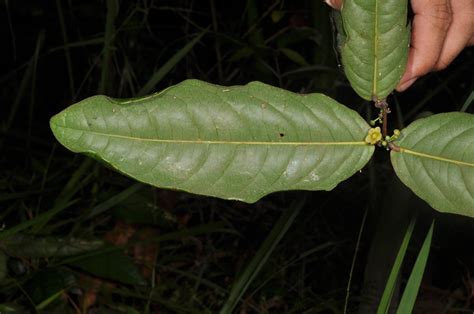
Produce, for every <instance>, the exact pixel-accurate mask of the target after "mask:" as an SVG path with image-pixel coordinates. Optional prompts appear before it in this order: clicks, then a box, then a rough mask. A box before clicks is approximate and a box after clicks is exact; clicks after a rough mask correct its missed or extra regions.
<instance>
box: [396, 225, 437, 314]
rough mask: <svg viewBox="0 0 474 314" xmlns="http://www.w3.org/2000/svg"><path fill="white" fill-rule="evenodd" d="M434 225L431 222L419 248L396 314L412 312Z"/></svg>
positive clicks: (428, 252) (428, 253)
mask: <svg viewBox="0 0 474 314" xmlns="http://www.w3.org/2000/svg"><path fill="white" fill-rule="evenodd" d="M434 223H435V221H434V220H433V221H432V222H431V227H430V230H429V231H428V233H427V234H426V237H425V241H423V245H422V246H421V249H420V252H419V253H418V257H417V258H416V261H415V265H413V270H412V271H411V274H410V278H408V282H407V285H406V287H405V290H404V291H403V295H402V298H401V299H400V303H399V305H398V309H397V314H403V313H412V311H413V307H414V306H415V301H416V296H417V295H418V290H419V289H420V285H421V280H422V279H423V273H424V272H425V268H426V262H427V261H428V256H429V255H430V247H431V240H432V238H433V229H434Z"/></svg>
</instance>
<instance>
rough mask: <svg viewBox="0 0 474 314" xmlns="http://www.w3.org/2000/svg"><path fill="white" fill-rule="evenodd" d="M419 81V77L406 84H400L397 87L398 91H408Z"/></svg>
mask: <svg viewBox="0 0 474 314" xmlns="http://www.w3.org/2000/svg"><path fill="white" fill-rule="evenodd" d="M417 79H418V78H417V77H413V78H411V79H409V80H408V81H406V82H403V83H400V84H399V85H398V86H397V91H399V92H403V91H404V90H406V89H407V88H408V87H410V86H411V85H412V84H413V83H414V82H415V81H416V80H417Z"/></svg>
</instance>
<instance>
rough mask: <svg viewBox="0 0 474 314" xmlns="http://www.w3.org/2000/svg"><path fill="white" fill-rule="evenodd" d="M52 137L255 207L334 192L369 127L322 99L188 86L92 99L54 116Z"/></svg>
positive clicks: (124, 168) (136, 171)
mask: <svg viewBox="0 0 474 314" xmlns="http://www.w3.org/2000/svg"><path fill="white" fill-rule="evenodd" d="M51 128H52V130H53V132H54V134H55V136H56V138H57V139H58V140H59V141H60V142H61V143H62V144H63V145H64V146H66V147H67V148H69V149H70V150H72V151H74V152H81V153H87V154H89V155H93V156H95V157H96V158H98V159H100V160H102V161H105V162H106V163H107V164H109V165H111V166H112V167H113V168H115V169H117V170H119V171H121V172H122V173H124V174H127V175H128V176H130V177H132V178H135V179H137V180H139V181H142V182H146V183H149V184H151V185H154V186H157V187H163V188H172V189H179V190H184V191H188V192H191V193H197V194H204V195H210V196H217V197H221V198H225V199H238V200H242V201H246V202H255V201H257V200H258V199H259V198H261V197H262V196H264V195H266V194H268V193H271V192H275V191H282V190H292V189H301V190H330V189H332V188H334V187H335V186H336V185H337V184H338V183H339V182H340V181H342V180H345V179H347V178H348V177H349V176H351V175H352V174H354V173H355V172H356V171H358V170H359V169H361V168H362V167H363V166H364V165H365V164H366V163H367V161H368V160H369V159H370V157H371V156H372V153H373V149H374V148H373V146H370V145H367V144H365V143H364V141H363V140H364V137H365V136H366V134H367V130H368V129H369V128H370V126H369V125H368V124H367V123H366V122H365V121H364V120H363V119H362V118H361V117H360V116H359V115H358V114H357V113H356V112H354V111H353V110H350V109H348V108H346V107H345V106H342V105H340V104H339V103H337V102H335V101H334V100H332V99H330V98H328V97H326V96H324V95H321V94H309V95H299V94H294V93H291V92H288V91H284V90H281V89H278V88H275V87H271V86H269V85H265V84H263V83H258V82H254V83H250V84H248V85H245V86H234V87H222V86H217V85H212V84H208V83H204V82H201V81H196V80H188V81H184V82H182V83H181V84H178V85H176V86H172V87H170V88H168V89H166V90H165V91H163V92H161V93H157V94H154V95H151V96H148V97H144V98H139V99H132V100H117V99H111V98H108V97H105V96H95V97H91V98H88V99H86V100H83V101H82V102H80V103H78V104H75V105H73V106H71V107H69V108H68V109H66V110H65V111H63V112H61V113H60V114H58V115H56V116H55V117H53V118H52V119H51Z"/></svg>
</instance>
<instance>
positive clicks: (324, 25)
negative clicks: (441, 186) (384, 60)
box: [0, 0, 474, 313]
mask: <svg viewBox="0 0 474 314" xmlns="http://www.w3.org/2000/svg"><path fill="white" fill-rule="evenodd" d="M330 13H331V12H330V9H329V8H328V7H327V6H325V5H324V4H323V3H322V1H319V0H312V1H310V0H306V1H303V0H302V1H283V2H277V1H270V0H266V1H251V0H248V1H217V0H214V1H204V0H203V1H119V10H118V12H116V15H115V17H113V16H114V14H113V12H112V13H111V10H110V7H109V10H108V9H107V2H106V1H91V0H90V1H60V0H58V1H33V0H32V1H28V0H17V1H8V0H5V1H2V2H1V3H0V25H1V26H0V38H1V43H2V45H1V48H2V49H1V50H0V55H1V58H0V71H1V72H0V152H1V155H0V223H2V224H4V228H5V229H4V230H10V229H12V228H13V229H14V228H15V227H17V228H18V229H17V230H16V229H14V230H15V231H14V232H11V233H10V234H9V237H10V238H11V239H18V237H19V236H23V235H27V236H28V237H29V238H28V239H29V240H28V241H27V242H28V243H30V244H32V247H33V248H30V251H28V250H27V248H25V250H24V251H22V247H21V246H20V247H18V245H17V246H16V247H15V248H14V249H13V248H12V247H11V246H12V245H13V244H11V241H10V242H8V237H2V236H1V233H0V238H1V239H0V249H4V250H5V252H6V253H7V256H9V259H8V263H7V269H6V270H5V272H6V278H5V279H3V280H1V281H0V306H7V304H8V306H11V307H12V308H13V309H15V311H17V312H21V311H25V312H28V311H33V309H34V308H35V305H36V311H45V312H48V313H50V312H54V311H56V312H58V313H61V312H62V313H66V312H71V313H75V311H78V310H79V309H80V310H81V311H84V312H86V311H92V312H94V311H96V312H97V313H105V312H106V311H109V312H113V313H115V312H125V311H130V313H134V312H132V309H134V310H136V311H137V312H147V311H149V312H153V313H180V312H204V313H206V312H207V313H215V312H218V311H219V309H220V307H221V306H222V305H223V304H224V302H225V301H226V300H227V297H228V293H229V291H230V289H231V288H232V286H233V282H235V281H234V280H235V279H236V278H238V277H239V274H240V272H241V271H242V270H243V269H244V267H246V265H247V264H248V263H249V261H250V259H251V258H252V257H253V256H254V255H255V254H256V253H257V252H258V251H259V249H260V248H261V245H262V243H263V241H264V240H265V239H266V237H267V236H268V235H269V232H270V230H271V229H272V228H273V227H274V225H275V223H276V221H277V220H278V218H279V217H280V216H281V215H282V213H284V212H285V211H287V210H297V207H298V206H300V207H301V208H300V209H298V210H300V213H299V214H298V216H297V217H296V219H295V221H294V222H293V223H292V225H291V226H290V228H289V230H288V232H287V233H286V234H285V236H284V237H283V239H282V241H281V242H280V243H279V245H278V246H277V248H276V249H275V251H274V252H273V253H272V255H271V256H270V258H269V260H268V262H267V263H266V264H265V266H264V267H263V269H262V271H261V272H260V273H259V274H258V276H257V277H256V279H255V281H254V282H252V283H251V285H250V286H249V288H248V290H247V291H246V292H245V294H244V296H243V301H242V302H240V303H239V304H238V310H239V311H241V312H242V313H340V312H342V311H343V308H344V302H345V298H346V287H347V282H348V280H349V276H350V273H351V272H350V269H351V264H352V260H353V258H354V252H355V251H356V247H357V248H358V255H357V259H356V262H355V267H354V271H353V272H352V283H351V294H350V299H349V312H356V311H357V308H358V304H359V302H361V300H363V299H364V298H365V297H367V295H366V294H367V292H366V284H364V272H365V274H366V276H367V272H373V273H378V272H380V273H384V272H386V270H387V269H389V268H390V263H378V264H377V263H376V267H375V268H371V269H369V270H367V271H366V270H365V268H366V265H370V261H369V258H368V256H369V252H370V247H371V243H373V242H372V239H374V237H375V234H376V232H377V228H379V230H380V229H387V230H391V229H390V228H395V229H396V228H397V227H394V224H395V225H397V224H398V223H399V222H398V220H397V219H400V221H402V223H400V224H399V226H398V229H400V230H402V231H403V230H404V229H403V228H404V224H403V223H404V222H406V220H407V219H405V218H403V217H411V215H412V213H413V212H419V220H418V222H419V223H418V224H417V229H416V230H415V239H414V241H412V242H413V243H412V247H411V249H410V251H409V254H408V255H409V256H408V259H407V269H406V271H404V277H403V278H402V281H401V282H402V286H403V283H404V282H405V281H404V280H405V277H406V274H409V271H410V267H411V265H412V263H413V259H414V257H416V254H417V252H418V250H419V243H420V241H421V239H422V238H423V237H424V235H425V234H426V228H427V226H428V225H429V223H430V222H431V219H432V218H433V217H435V218H436V221H437V222H436V223H437V225H436V229H435V236H434V240H433V246H432V249H431V256H430V259H429V261H428V268H427V270H426V274H425V279H424V281H423V283H422V288H421V292H420V296H419V302H418V304H417V311H418V312H420V313H422V312H426V313H442V312H443V311H444V310H448V312H449V311H451V312H452V313H461V312H464V311H468V310H469V309H470V310H471V311H472V310H473V307H472V305H471V298H472V295H473V289H474V288H473V287H474V281H473V280H472V279H471V275H470V274H471V273H473V272H474V264H473V262H474V254H473V241H474V236H473V230H474V228H473V227H474V223H473V220H472V219H470V218H464V217H458V216H454V215H447V214H439V213H437V212H435V211H434V210H432V209H430V208H427V205H426V204H424V203H423V202H421V201H417V200H416V197H413V196H412V195H411V194H410V192H409V191H407V190H406V189H403V188H400V190H399V191H398V190H397V189H398V188H397V186H398V185H399V183H398V182H397V181H396V180H395V179H394V178H393V174H392V170H391V166H390V164H389V162H388V153H386V152H385V151H384V150H382V149H380V150H378V151H377V152H376V156H375V158H374V160H373V161H372V162H371V163H370V164H369V166H367V167H366V168H364V169H363V170H362V171H361V172H360V173H358V174H356V175H354V176H353V177H351V178H350V179H349V180H347V181H345V182H342V183H341V184H340V185H339V186H338V187H337V188H335V189H334V190H333V191H331V192H312V193H309V192H298V191H296V192H284V193H275V194H273V195H270V196H267V197H265V198H264V199H262V200H261V201H259V202H257V203H256V204H251V205H249V204H244V203H239V202H232V201H223V200H218V199H212V198H205V197H201V196H193V195H189V194H186V193H181V192H175V191H162V190H158V189H154V188H151V187H140V188H139V189H137V191H132V192H133V193H130V196H129V197H127V198H125V199H123V200H120V201H115V202H111V201H110V200H111V199H112V200H114V199H113V197H114V196H116V195H119V194H120V193H121V192H123V191H129V190H127V189H130V186H133V184H134V182H133V181H132V180H130V179H128V178H125V177H123V176H121V175H119V174H117V173H115V172H113V171H111V170H109V169H108V168H106V167H104V166H102V165H100V164H99V163H96V162H87V161H84V160H86V159H85V158H84V157H83V156H78V155H75V154H73V153H71V152H69V151H67V150H66V149H64V148H63V147H61V146H60V145H59V144H58V143H57V142H56V141H55V139H54V138H53V136H52V134H51V132H50V129H49V125H48V121H49V118H50V117H51V116H52V115H54V114H56V113H58V112H59V111H61V110H62V109H64V108H65V107H67V106H68V105H70V104H72V103H74V102H76V101H79V100H81V99H83V98H85V97H88V96H91V95H95V94H97V93H103V94H106V95H109V96H113V97H118V98H127V97H134V96H136V95H137V92H138V91H139V90H140V89H141V88H142V87H143V86H144V85H145V84H146V83H147V82H148V80H149V79H150V78H151V77H152V76H153V74H154V73H156V72H157V71H158V70H159V69H160V68H161V67H162V66H163V65H164V64H166V63H167V62H169V60H173V57H175V56H176V53H177V52H178V51H179V50H180V49H181V48H182V47H184V46H185V45H186V43H188V42H190V41H191V40H192V39H193V38H194V37H195V36H196V35H197V34H199V33H200V32H202V31H203V30H205V29H206V28H209V29H208V31H207V32H206V34H205V35H204V36H203V38H202V39H201V40H200V41H199V42H198V43H197V44H196V45H195V46H194V47H193V48H192V49H191V50H190V51H189V52H187V53H186V54H185V56H184V57H183V58H182V59H180V60H178V61H179V62H175V63H173V64H172V65H173V66H172V67H171V69H170V71H169V72H167V73H166V75H165V76H164V77H163V78H162V79H161V80H160V81H159V82H158V83H157V84H156V86H155V87H154V88H153V89H152V92H154V91H159V90H162V89H164V88H166V87H167V86H170V85H173V84H177V83H179V82H181V81H182V80H184V79H187V78H195V79H200V80H204V81H207V82H211V83H215V84H222V85H236V84H245V83H247V82H249V81H253V80H259V81H263V82H266V83H268V84H271V85H274V86H278V87H282V88H285V89H288V90H291V91H294V92H299V93H309V92H323V93H325V94H327V95H329V96H331V97H333V98H335V99H337V100H338V101H340V102H341V103H343V104H345V105H347V106H349V107H351V108H353V109H355V110H357V111H358V112H359V113H360V114H361V115H362V116H366V117H368V118H369V117H370V118H372V117H374V116H375V115H376V111H375V110H373V109H372V108H371V107H372V105H371V104H370V103H368V102H365V101H363V100H361V99H360V98H359V97H358V96H357V95H356V94H355V93H354V92H353V91H352V89H351V88H350V86H349V84H348V82H347V80H346V79H345V76H344V73H343V70H342V68H341V67H340V66H338V58H337V54H336V51H335V48H334V47H335V44H334V43H333V37H334V32H333V28H332V25H331V21H330ZM107 14H109V18H110V16H112V17H113V23H111V24H109V27H111V28H110V29H111V30H112V32H113V36H112V37H111V39H110V42H108V43H107V42H106V40H105V37H104V36H105V35H104V34H105V31H106V25H107ZM104 47H108V48H109V50H108V52H105V51H106V49H104ZM104 68H105V69H106V71H104V70H103V69H104ZM103 72H105V75H106V76H105V79H104V76H103V75H104V74H103ZM472 73H473V49H472V48H469V49H465V50H464V51H463V53H462V54H461V55H460V56H459V57H458V58H457V59H456V60H455V61H454V62H453V63H452V64H451V65H450V67H449V68H448V69H446V70H444V71H442V72H438V73H432V74H429V75H427V76H425V77H423V78H421V79H420V80H419V81H417V82H416V83H415V84H414V85H413V87H411V88H410V89H409V90H408V91H406V92H405V93H402V94H399V93H394V94H393V95H392V96H390V97H389V99H388V101H389V103H390V105H391V107H392V111H393V114H392V115H391V117H390V128H391V129H393V128H395V127H399V128H401V127H403V126H404V125H407V124H409V123H410V122H411V121H413V120H414V119H415V118H416V117H417V116H418V115H420V114H426V113H427V112H433V113H438V112H446V111H458V110H460V108H461V107H462V106H463V104H464V103H465V101H466V100H467V98H468V96H469V95H470V93H471V92H472V90H473V87H474V80H473V75H472ZM472 111H473V106H472V105H471V106H470V107H469V108H468V112H472ZM71 178H75V179H74V180H75V181H72V183H70V185H67V182H71V181H70V180H71ZM71 184H72V186H71ZM395 191H398V192H397V193H400V194H399V195H400V196H397V195H393V193H395ZM405 199H406V200H405ZM300 200H303V201H302V202H299V201H300ZM61 202H63V203H61ZM111 203H112V204H113V206H112V205H110V206H108V207H107V208H106V210H104V211H103V212H101V213H99V214H94V215H93V218H86V217H87V215H90V214H91V212H94V210H96V209H97V207H98V206H104V205H103V204H106V205H107V204H111ZM58 204H66V205H65V206H63V207H62V208H60V209H58V208H59V207H60V206H59V205H58ZM58 206H59V207H58ZM56 209H57V210H56ZM397 211H399V212H400V214H399V215H397V214H396V213H397ZM44 213H48V215H49V216H48V218H46V220H45V223H44V224H41V222H38V219H36V220H35V218H38V217H44V216H41V215H42V214H44ZM366 213H367V220H366V223H365V225H364V227H363V233H362V236H361V241H360V243H359V245H357V238H358V235H359V232H360V230H361V226H362V221H363V217H364V215H365V214H366ZM394 213H395V214H394ZM393 217H396V218H393ZM400 217H401V218H400ZM408 219H409V218H408ZM394 221H396V222H394ZM18 226H20V227H18ZM35 226H41V227H37V228H35ZM196 228H198V229H199V228H200V229H199V230H201V231H200V233H199V232H198V234H196V235H189V234H187V233H186V230H197V229H196ZM221 229H222V230H225V232H224V231H222V232H221V231H219V230H221ZM163 235H170V236H169V239H168V240H166V241H163V242H160V243H159V244H157V243H152V244H146V243H145V244H144V242H143V239H147V238H153V237H158V236H163ZM384 237H385V238H384V240H383V241H382V243H387V246H386V248H387V251H393V250H395V252H396V250H398V247H397V245H396V244H397V243H398V242H397V241H398V240H397V238H396V237H395V235H394V238H390V237H389V236H387V235H385V236H384ZM71 238H81V239H88V240H91V239H103V240H105V241H107V242H108V243H113V244H115V245H118V246H120V247H123V248H124V249H123V250H120V252H121V253H120V254H122V255H121V256H122V257H123V256H125V257H129V258H130V260H133V261H134V265H135V266H133V265H132V266H130V265H128V264H127V263H125V262H124V263H122V264H121V262H119V261H118V260H119V259H120V258H118V259H117V260H116V263H112V264H113V265H109V264H106V261H104V260H103V259H98V260H95V262H94V263H95V264H96V265H99V266H98V268H101V267H102V268H101V269H102V270H101V269H99V270H98V271H96V272H94V271H93V270H91V267H86V266H84V264H81V265H82V266H81V265H79V264H74V262H71V260H68V259H67V258H66V257H64V256H61V257H59V256H57V254H56V255H55V254H49V255H48V254H46V253H45V251H47V248H48V246H51V247H57V245H58V243H63V242H60V241H67V240H68V239H69V240H70V239H71ZM40 239H43V241H44V239H47V240H48V241H49V242H48V241H46V242H39V241H40ZM58 241H59V242H58ZM9 243H10V244H9ZM21 243H23V244H24V243H25V242H21ZM394 243H395V244H394ZM9 245H10V247H9ZM55 245H56V246H55ZM393 247H394V248H393ZM35 249H36V250H43V251H41V254H40V253H38V252H37V251H35ZM13 251H14V252H15V253H12V252H13ZM85 251H87V250H85ZM35 254H36V255H35ZM81 254H87V253H85V252H82V253H80V254H79V255H74V256H76V258H77V256H79V257H81V256H83V255H81ZM379 255H380V254H379ZM382 255H383V256H385V258H386V256H390V253H386V254H385V253H384V254H382ZM379 258H381V259H382V260H383V258H384V257H380V256H379ZM375 260H377V258H376V259H375ZM101 263H104V264H101ZM101 265H102V266H101ZM117 265H118V266H117ZM124 265H125V266H124ZM127 265H128V266H127ZM121 266H123V267H122V268H120V267H121ZM1 267H2V266H1V265H0V271H1ZM114 267H116V268H114ZM127 267H128V268H127ZM134 267H135V268H134ZM107 268H108V269H112V270H113V271H112V272H114V273H116V274H122V273H123V272H125V273H126V272H131V273H133V272H134V271H137V269H138V271H139V272H140V275H137V276H138V277H140V278H141V279H144V280H145V285H141V284H140V282H138V281H139V280H138V279H137V280H138V281H136V280H135V281H134V280H132V279H131V280H130V281H127V280H125V279H123V278H122V279H123V280H121V278H120V275H119V276H116V275H115V276H113V275H107V273H105V272H104V269H107ZM125 277H126V276H125ZM131 277H132V278H133V275H132V276H131ZM135 279H136V278H135ZM152 283H153V284H152ZM214 285H217V286H218V287H220V289H221V290H219V289H218V288H216V287H215V286H214ZM364 287H365V288H364ZM382 289H383V287H382ZM376 290H377V289H376ZM377 291H379V290H377ZM379 292H380V291H379ZM379 292H377V293H379ZM377 293H375V294H377ZM368 294H370V293H368ZM52 296H55V297H54V298H53V297H52ZM49 298H52V299H51V300H50V301H47V302H46V303H44V302H45V300H48V299H49ZM42 303H43V304H45V305H44V307H39V308H38V305H39V304H42ZM2 309H3V311H6V310H5V309H6V308H2ZM0 312H2V310H1V309H0Z"/></svg>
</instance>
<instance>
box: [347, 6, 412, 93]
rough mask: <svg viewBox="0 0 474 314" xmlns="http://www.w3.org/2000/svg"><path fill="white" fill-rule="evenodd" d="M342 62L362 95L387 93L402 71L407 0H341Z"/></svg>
mask: <svg viewBox="0 0 474 314" xmlns="http://www.w3.org/2000/svg"><path fill="white" fill-rule="evenodd" d="M341 14H342V20H343V26H344V31H345V36H346V37H345V40H344V43H343V44H342V45H341V46H340V49H341V56H342V63H343V66H344V71H345V73H346V76H347V78H348V79H349V81H350V83H351V85H352V87H353V88H354V90H355V91H356V92H357V94H359V96H361V97H362V98H364V99H367V100H373V99H375V100H380V99H384V98H385V97H387V95H388V94H390V93H391V92H392V91H393V89H394V88H395V86H396V85H397V83H398V81H399V80H400V78H401V76H402V74H403V72H404V71H405V65H406V60H407V56H408V44H409V41H410V29H409V26H407V0H344V3H343V7H342V12H341Z"/></svg>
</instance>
